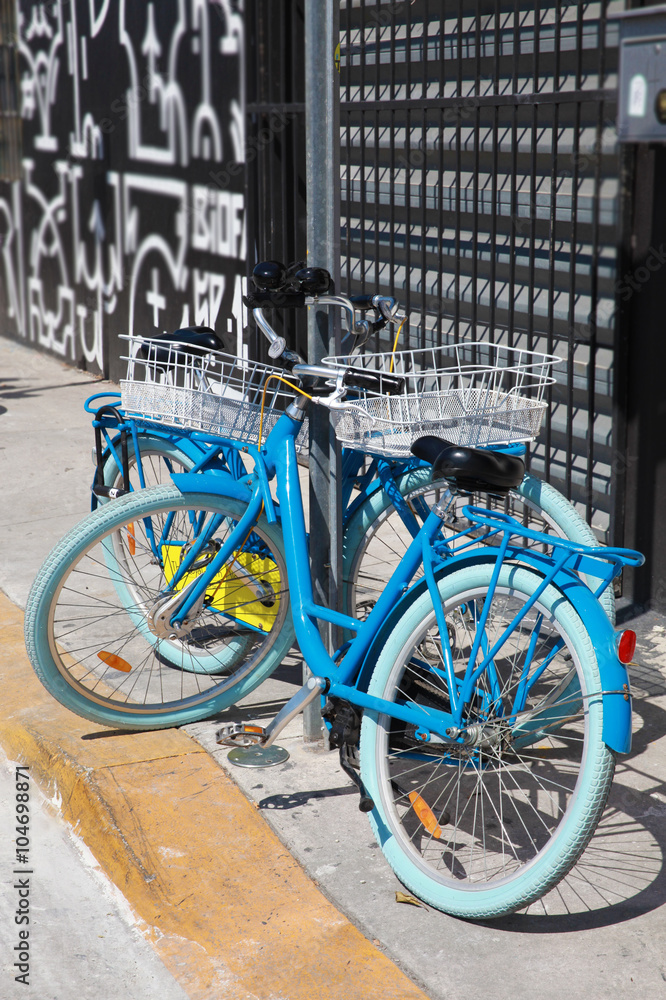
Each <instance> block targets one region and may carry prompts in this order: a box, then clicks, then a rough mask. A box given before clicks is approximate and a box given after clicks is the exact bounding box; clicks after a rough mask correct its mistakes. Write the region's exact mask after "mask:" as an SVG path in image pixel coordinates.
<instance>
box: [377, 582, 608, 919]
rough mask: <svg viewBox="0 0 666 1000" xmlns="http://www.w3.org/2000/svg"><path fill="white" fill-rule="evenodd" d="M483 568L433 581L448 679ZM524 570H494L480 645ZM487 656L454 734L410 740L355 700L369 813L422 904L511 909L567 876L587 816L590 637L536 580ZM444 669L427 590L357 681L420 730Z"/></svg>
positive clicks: (459, 661)
mask: <svg viewBox="0 0 666 1000" xmlns="http://www.w3.org/2000/svg"><path fill="white" fill-rule="evenodd" d="M491 572H492V566H491V565H488V564H481V565H476V566H470V567H467V568H463V569H457V570H454V571H452V572H450V573H449V574H448V575H447V574H444V575H443V576H442V577H441V578H440V580H439V583H438V587H439V593H440V597H441V601H442V607H443V609H444V612H445V616H446V622H447V630H448V633H449V637H450V643H451V649H452V654H453V663H454V670H455V675H456V681H460V680H461V678H462V676H463V675H464V671H465V668H466V666H467V662H468V659H469V656H470V652H471V648H472V643H473V641H474V637H475V634H476V629H477V625H478V622H479V615H480V609H481V608H482V607H483V603H484V601H485V599H486V595H487V592H488V586H489V582H490V577H491ZM539 582H540V577H539V576H538V575H537V574H535V573H534V572H532V571H531V570H528V569H525V568H520V567H516V566H511V565H506V566H504V567H503V568H502V571H501V574H500V579H499V586H498V590H497V592H496V594H495V595H494V597H493V600H492V606H491V609H490V611H489V617H488V622H487V625H486V629H485V634H484V637H483V641H484V643H486V640H487V643H489V644H490V645H488V644H485V645H483V646H482V648H483V649H485V651H486V652H487V651H489V650H490V649H491V648H492V645H493V644H494V643H495V641H496V640H497V638H498V637H499V636H500V635H502V633H503V632H504V629H505V628H506V627H507V625H508V624H509V623H510V622H511V620H512V618H513V616H514V615H515V613H516V611H517V610H519V609H520V608H522V607H523V606H524V604H525V602H526V600H527V598H528V597H529V596H530V595H531V594H533V593H534V591H535V589H536V587H537V586H538V584H539ZM560 640H561V641H562V643H563V645H562V647H561V648H559V649H558V647H557V643H558V641H560ZM493 664H494V668H495V671H496V679H495V680H496V683H493V678H492V677H489V675H488V673H487V672H486V673H484V674H482V675H481V677H480V678H479V680H478V682H477V684H476V688H475V690H474V693H473V697H472V698H471V699H470V700H469V702H468V705H467V709H466V713H465V718H464V722H465V727H466V730H467V734H468V740H469V744H468V745H466V746H463V745H462V744H460V743H456V744H455V745H454V746H451V744H448V743H444V741H443V740H441V739H439V741H438V740H437V737H433V738H432V739H431V740H430V741H429V742H426V743H423V742H422V741H420V740H418V739H417V738H416V730H415V728H414V727H413V726H411V727H410V726H407V725H405V724H404V723H402V722H399V721H392V720H391V719H390V717H388V716H386V715H383V714H379V713H377V712H372V711H368V710H367V709H366V711H365V713H364V716H363V722H362V727H361V742H360V757H361V776H362V779H363V781H364V783H365V786H366V788H367V790H368V793H369V794H370V796H371V797H372V799H373V801H374V803H375V808H374V811H373V812H372V814H371V816H370V822H371V825H372V827H373V830H374V832H375V835H376V837H377V840H378V842H379V844H380V845H381V848H382V850H383V852H384V854H385V855H386V857H387V859H388V861H389V863H390V865H391V867H392V868H393V870H394V871H395V873H396V874H397V876H398V878H400V879H401V881H402V882H404V884H405V885H407V886H408V887H409V888H410V889H411V890H412V891H413V892H414V893H415V894H416V895H417V896H419V897H420V898H422V899H423V900H425V901H426V902H427V903H430V904H431V905H432V906H435V907H437V908H438V909H441V910H444V911H446V912H447V913H450V914H453V915H455V916H460V917H469V918H477V919H478V918H490V917H498V916H501V915H502V914H506V913H510V912H512V911H514V910H516V909H520V908H521V907H524V906H526V905H527V904H529V903H530V902H533V901H534V900H536V899H538V898H539V897H541V896H542V895H544V893H546V892H547V891H548V890H549V889H550V888H552V887H553V886H554V885H555V884H556V883H557V882H558V881H560V879H561V878H563V877H564V876H565V875H566V874H567V872H568V871H569V870H570V869H571V868H572V867H573V866H574V865H575V863H576V861H577V860H578V858H579V857H580V855H581V854H582V853H583V851H584V849H585V847H586V846H587V843H588V841H589V839H590V837H591V836H592V833H593V832H594V830H595V828H596V826H597V823H598V821H599V819H600V817H601V814H602V811H603V809H604V806H605V803H606V799H607V797H608V793H609V791H610V786H611V782H612V778H613V771H614V764H615V758H614V755H613V753H612V752H611V751H610V750H609V749H608V748H607V747H606V745H605V744H604V743H603V741H602V736H601V734H602V715H603V702H602V698H601V697H600V696H599V694H598V693H599V691H600V689H601V686H600V679H599V670H598V666H597V662H596V658H595V653H594V648H593V645H592V642H591V640H590V637H589V635H588V633H587V631H586V629H585V626H584V625H583V623H582V621H581V619H580V618H579V616H578V614H577V612H576V611H575V609H574V608H573V606H572V605H571V604H570V603H569V602H568V601H567V600H566V599H565V598H564V597H563V595H562V593H561V592H560V591H558V590H557V589H556V588H555V587H553V586H550V587H548V588H547V589H546V591H545V592H544V594H543V595H542V597H541V599H540V601H539V602H538V603H537V604H536V605H535V606H534V608H533V609H532V610H530V612H528V614H527V616H526V618H525V619H524V620H523V622H522V623H521V624H520V626H519V627H518V628H516V629H514V630H513V632H512V633H511V634H510V636H509V639H508V640H507V642H506V644H505V645H504V646H503V648H501V649H500V650H499V652H498V653H497V655H496V656H495V658H494V660H493ZM524 668H525V672H528V673H529V682H528V688H524V687H523V685H524V684H525V678H524V677H523V672H524ZM540 671H541V672H540ZM443 676H444V674H443V660H442V652H441V643H440V637H439V631H438V628H437V623H436V619H435V612H434V608H433V605H432V600H431V598H430V595H429V593H428V591H427V590H426V591H425V592H422V593H421V594H420V595H418V596H415V598H414V601H413V603H412V605H411V606H410V607H409V608H408V609H407V610H406V611H405V613H404V614H403V615H402V616H401V617H400V619H399V621H398V622H397V623H396V625H395V627H394V628H393V630H392V631H391V633H390V635H389V637H388V638H387V640H386V642H385V644H384V646H383V648H382V650H381V652H380V653H379V656H378V658H377V661H376V666H375V669H374V673H373V675H372V679H371V682H370V685H369V693H370V694H373V695H378V696H380V697H383V698H386V699H388V700H389V701H393V702H398V703H401V704H406V705H411V706H418V707H419V708H420V709H421V710H422V712H423V724H424V727H427V725H428V715H429V713H431V712H433V710H437V709H439V710H440V711H447V712H448V711H450V699H449V690H448V687H447V684H446V683H445V681H444V680H443ZM529 685H531V686H529ZM514 712H515V713H516V715H515V717H514V715H513V713H514ZM474 726H477V728H476V729H474V728H472V727H474Z"/></svg>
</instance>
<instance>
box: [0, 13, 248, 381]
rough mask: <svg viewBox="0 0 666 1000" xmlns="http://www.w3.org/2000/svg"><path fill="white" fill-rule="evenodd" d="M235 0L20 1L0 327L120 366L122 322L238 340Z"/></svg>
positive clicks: (74, 356) (239, 36)
mask: <svg viewBox="0 0 666 1000" xmlns="http://www.w3.org/2000/svg"><path fill="white" fill-rule="evenodd" d="M241 6H242V3H240V2H239V0H159V2H157V0H154V2H147V0H51V2H50V3H43V2H39V3H37V2H30V0H19V35H20V46H19V78H20V88H21V112H22V118H23V151H22V154H23V166H24V170H23V179H22V180H21V181H18V182H15V183H13V184H2V185H0V239H1V249H2V266H1V267H0V316H1V317H2V318H1V320H0V334H2V335H7V336H11V337H15V338H17V339H19V340H23V341H25V342H27V343H29V344H30V345H31V346H34V347H37V348H40V349H42V350H45V351H48V352H50V353H53V354H56V355H59V356H61V357H63V359H64V360H66V361H67V362H69V363H76V364H78V365H80V366H82V367H85V368H88V369H90V370H92V371H104V372H105V373H106V374H107V375H110V376H111V377H114V378H117V377H119V376H120V375H121V374H122V370H123V364H122V362H121V361H120V360H119V358H120V354H121V353H122V351H123V346H122V342H119V341H118V336H119V334H123V333H127V332H128V330H131V329H134V330H136V331H137V332H143V333H151V332H152V333H156V332H161V331H162V330H166V329H176V328H177V327H178V326H181V325H185V324H186V323H195V322H196V323H205V324H209V325H212V326H214V327H215V328H216V330H217V332H218V334H219V335H221V336H223V338H224V339H225V342H226V343H227V344H228V346H229V347H230V348H231V349H233V350H236V349H237V348H239V347H240V344H241V335H242V329H241V324H242V321H243V310H242V308H241V306H240V276H241V274H244V273H245V256H246V247H245V242H246V236H245V205H244V183H245V165H244V162H243V161H244V158H245V148H246V146H245V137H244V117H243V111H242V108H243V77H244V65H243V59H244V24H243V19H242V16H241V14H240V13H239V7H241Z"/></svg>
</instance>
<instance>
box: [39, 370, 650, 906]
mask: <svg viewBox="0 0 666 1000" xmlns="http://www.w3.org/2000/svg"><path fill="white" fill-rule="evenodd" d="M174 363H179V362H177V361H174ZM182 363H183V364H185V362H182ZM235 364H236V365H237V366H238V368H237V369H236V371H235V374H233V375H232V374H231V373H230V372H229V371H225V372H223V373H221V374H222V376H223V379H222V381H221V383H220V384H223V385H224V384H227V385H228V386H229V388H230V389H232V388H233V389H235V391H236V392H238V393H239V394H240V397H241V399H242V400H247V398H248V394H247V386H248V380H249V379H254V378H257V379H259V380H261V378H262V377H264V378H265V375H266V373H265V372H264V373H263V376H262V373H261V370H260V369H261V366H256V365H251V364H250V363H249V362H241V361H238V360H236V362H235ZM364 364H365V365H366V367H365V368H363V369H361V370H359V368H358V367H355V366H353V365H347V364H340V363H339V362H337V361H335V362H333V363H332V364H331V365H322V366H308V365H303V364H300V363H291V364H290V369H291V370H290V371H289V373H288V374H285V376H284V378H285V380H286V381H287V382H289V383H290V384H291V385H292V386H294V387H295V391H296V395H295V398H294V399H293V400H292V402H290V404H289V405H288V407H287V409H286V411H285V412H284V413H283V414H282V415H280V416H279V417H277V419H276V421H275V424H274V426H273V428H272V429H271V431H270V432H269V434H268V436H267V438H266V441H265V443H264V445H263V446H261V447H259V446H258V445H255V446H253V447H250V446H248V445H241V444H240V443H238V444H237V446H236V447H237V448H238V450H239V451H241V450H242V449H248V454H251V455H252V458H253V460H254V468H253V469H252V471H251V472H249V473H248V474H246V475H245V476H244V477H241V478H240V479H239V478H235V477H234V476H233V475H232V474H231V473H229V472H225V471H224V470H218V472H217V473H216V474H215V475H205V474H204V475H198V474H188V473H182V474H174V476H173V484H172V485H170V486H159V487H155V488H153V489H147V490H143V491H140V492H137V493H130V494H127V495H124V496H122V497H120V498H118V499H115V500H113V502H111V503H108V504H106V505H105V506H104V507H103V508H101V509H99V510H98V511H95V512H94V513H93V514H91V515H89V517H88V518H87V519H85V520H84V521H83V522H82V523H81V524H80V525H78V526H77V527H76V528H75V529H73V531H71V532H70V533H69V534H68V535H67V536H66V537H65V538H64V539H63V540H62V541H61V542H60V544H59V545H58V546H57V547H56V549H54V551H53V552H52V553H51V555H50V556H49V558H48V559H47V561H46V563H45V565H44V567H43V568H42V570H41V571H40V574H39V576H38V577H37V579H36V581H35V584H34V586H33V590H32V592H31V595H30V598H29V601H28V607H27V610H26V643H27V647H28V651H29V654H30V657H31V660H32V662H33V665H34V667H35V670H36V672H37V674H38V675H39V677H40V678H41V680H42V681H43V683H44V684H45V685H46V687H47V688H48V689H49V690H50V691H51V693H52V694H53V695H54V696H55V697H56V698H58V699H59V700H60V701H62V702H63V703H64V704H66V705H67V706H68V707H69V708H71V709H73V710H74V711H76V712H79V714H81V715H83V716H84V717H86V718H89V719H93V720H94V721H97V722H102V723H105V724H107V725H112V726H125V727H129V728H137V729H138V728H154V727H159V726H169V725H175V724H183V723H185V722H189V721H193V720H195V719H201V718H205V717H207V716H209V715H212V714H214V713H215V712H217V711H219V709H220V708H223V707H225V705H226V704H227V703H228V701H227V695H228V691H229V682H230V679H231V678H233V685H234V689H235V694H236V695H238V693H239V692H240V693H241V694H242V690H243V684H244V683H245V682H248V683H250V682H252V681H253V679H254V675H255V672H256V671H260V670H267V669H270V664H271V663H272V662H273V661H274V660H275V659H278V662H279V659H280V658H281V657H282V656H283V655H284V653H285V652H286V650H287V649H288V648H289V647H290V646H291V644H292V641H293V637H294V633H295V636H296V638H297V639H298V642H299V645H300V647H301V650H302V652H303V655H304V657H305V659H306V661H307V663H308V665H309V666H310V668H311V670H312V672H313V674H314V676H313V677H312V678H311V679H310V680H309V681H308V683H307V684H306V685H304V687H303V688H302V689H301V690H300V691H299V692H297V694H296V695H295V696H294V697H293V698H292V699H291V700H290V702H289V703H288V704H287V705H286V706H285V707H284V708H283V710H282V711H281V712H280V713H279V714H278V716H277V717H276V719H275V720H274V721H273V723H271V724H270V725H269V726H268V727H267V728H266V729H263V728H262V727H259V726H251V725H245V724H238V725H232V726H228V727H225V728H224V729H223V730H222V731H221V732H220V737H219V738H220V741H221V742H223V743H225V744H227V745H231V746H236V747H237V746H238V745H239V744H240V745H241V746H243V745H248V744H258V745H260V746H264V747H269V746H270V745H271V744H272V743H273V742H274V740H275V739H276V737H277V736H278V734H279V732H280V731H281V729H282V728H283V726H284V725H285V724H286V723H287V722H288V721H289V720H290V719H291V718H293V716H294V714H295V713H297V712H298V711H300V710H301V709H302V708H303V706H304V705H305V704H307V703H308V701H310V700H312V699H314V698H317V697H320V696H322V694H324V695H326V697H327V712H326V714H327V716H328V718H329V721H330V724H331V742H332V745H334V746H338V747H339V748H340V754H341V762H342V764H343V766H344V768H345V770H346V772H347V773H348V774H350V775H352V776H353V777H354V779H355V780H356V783H357V785H358V787H359V791H360V800H359V801H360V805H361V808H362V809H363V810H364V811H367V812H368V813H369V816H370V821H371V824H372V826H373V829H374V831H375V834H376V836H377V838H378V841H379V843H380V845H381V847H382V850H383V851H384V853H385V855H386V857H387V859H388V861H389V863H390V864H391V866H392V867H393V868H394V870H395V872H396V874H397V875H398V877H399V878H400V879H401V880H402V881H403V882H404V883H405V884H406V885H407V886H408V887H409V888H410V889H411V890H412V891H414V892H415V893H416V894H417V895H419V896H420V897H421V898H423V899H424V900H425V901H426V902H429V903H430V904H431V905H433V906H436V907H439V908H440V909H443V910H445V911H447V912H449V913H452V914H457V915H460V916H465V917H476V918H480V917H493V916H499V915H501V914H504V913H508V912H511V911H512V910H515V909H518V908H520V907H522V906H525V905H527V904H528V903H529V902H531V901H533V900H534V899H536V898H538V897H540V896H541V895H543V894H544V893H545V892H546V891H548V889H549V888H551V887H552V886H553V885H555V884H556V883H557V881H559V879H561V878H562V877H563V876H564V875H565V874H566V873H567V872H568V871H569V870H570V869H571V867H573V865H574V864H575V863H576V860H577V859H578V857H579V856H580V854H581V853H582V851H583V850H584V848H585V846H586V844H587V842H588V841H589V839H590V837H591V835H592V833H593V831H594V829H595V827H596V825H597V823H598V820H599V818H600V816H601V813H602V811H603V808H604V805H605V802H606V798H607V795H608V792H609V789H610V785H611V781H612V776H613V769H614V761H615V754H616V753H624V752H627V751H628V750H629V747H630V740H631V694H630V686H629V678H628V675H627V671H626V666H625V664H626V663H627V662H628V661H629V660H630V659H631V657H632V654H633V645H632V643H633V642H635V636H633V633H631V632H629V631H625V632H622V633H616V632H615V631H614V630H613V628H612V626H611V624H610V622H609V620H608V617H607V616H606V614H605V613H604V611H603V609H602V607H601V605H600V603H599V600H598V598H599V597H600V596H601V595H602V594H603V592H604V591H605V590H606V589H607V588H608V587H609V586H611V583H612V580H613V578H614V577H615V576H616V575H617V574H618V573H619V572H620V571H621V569H622V567H623V566H624V565H628V564H629V565H639V564H640V563H641V562H642V557H641V556H640V555H639V554H638V553H635V552H631V551H629V550H620V549H599V548H594V547H588V546H583V545H580V544H577V543H575V542H570V541H568V540H561V539H556V538H554V537H552V536H549V535H543V534H540V533H538V532H534V531H531V529H529V528H526V527H524V526H523V525H521V524H520V523H518V522H517V521H516V520H515V519H513V518H511V517H510V516H509V515H506V514H504V513H502V512H497V511H489V510H486V509H479V508H475V507H466V508H465V511H464V515H465V519H466V524H465V525H464V527H463V530H462V531H461V532H458V533H454V534H453V535H451V534H450V533H446V534H445V533H443V532H442V526H443V524H444V523H445V522H446V521H447V518H448V516H449V511H450V508H451V503H452V500H451V497H452V496H460V495H465V494H466V493H471V494H476V493H478V492H481V493H491V494H494V495H495V496H502V495H505V494H506V493H507V492H508V491H509V490H511V489H512V488H515V487H516V486H517V485H518V483H519V482H520V481H521V479H522V477H523V474H524V467H523V464H522V461H521V460H520V459H519V458H517V457H515V456H511V455H502V454H499V453H496V452H492V451H483V450H479V449H476V448H470V447H460V446H457V445H452V444H450V443H449V442H447V441H446V440H444V439H442V438H441V437H436V436H433V435H426V436H425V437H422V436H419V434H418V432H417V433H416V435H415V436H414V437H413V439H412V441H411V444H410V447H411V448H413V449H414V450H415V452H416V453H417V455H418V457H419V458H420V459H421V460H422V461H426V462H429V463H430V464H431V465H432V468H433V477H435V478H438V479H443V480H445V481H446V482H447V484H448V487H449V489H448V491H447V493H446V494H445V495H443V496H442V498H441V500H440V502H439V503H437V504H435V506H434V507H433V508H432V509H431V510H430V511H429V513H428V514H427V516H426V517H425V520H424V522H423V524H422V526H421V527H420V528H419V531H418V532H417V533H416V536H415V537H414V538H413V539H412V541H411V542H410V544H409V546H408V548H407V551H406V553H405V555H404V556H403V558H402V559H401V561H400V563H399V564H398V566H397V568H396V570H395V572H394V573H393V575H392V576H391V578H390V580H389V581H388V582H387V584H386V587H385V589H384V591H383V592H382V593H381V595H380V596H379V598H378V599H377V601H376V603H375V604H374V606H373V607H372V609H371V610H370V613H369V614H368V616H367V618H365V619H364V620H362V621H361V620H358V619H357V618H356V617H353V616H351V615H348V614H341V613H338V612H336V611H333V610H331V609H327V608H324V607H319V606H317V605H316V604H315V602H314V598H313V594H312V586H311V580H310V571H309V559H308V549H307V535H306V528H305V522H304V516H303V507H302V500H301V493H300V483H299V477H298V465H297V453H296V445H295V441H296V439H297V436H298V434H299V432H300V430H301V427H302V422H303V417H304V414H305V411H306V409H307V407H308V406H309V405H312V404H315V405H322V406H325V407H327V408H329V409H331V410H332V411H333V413H334V415H335V419H336V423H337V426H338V428H339V429H340V433H341V434H342V435H348V434H349V433H350V431H349V426H350V425H349V421H350V420H351V423H352V425H353V430H354V433H357V432H358V434H360V435H365V436H366V438H367V440H368V441H371V440H375V437H376V435H377V431H378V430H381V432H382V434H384V436H386V435H387V434H390V433H392V431H391V428H392V427H395V428H396V432H395V433H396V434H401V433H402V432H403V430H404V428H405V426H406V422H405V414H411V415H412V418H413V419H414V423H415V424H416V426H417V427H418V426H419V419H420V418H417V417H416V416H415V414H416V412H417V411H419V412H420V413H422V408H419V403H418V400H419V399H420V400H424V399H425V400H426V402H430V401H431V399H432V397H430V396H429V395H428V393H429V392H431V391H432V392H434V391H435V390H434V389H428V390H426V387H425V386H424V385H423V383H422V382H419V379H422V378H423V372H422V370H421V371H410V370H404V371H403V372H401V373H396V372H394V371H387V370H386V365H385V364H384V363H383V361H382V360H381V359H375V367H374V368H373V362H372V359H368V360H367V361H364ZM228 365H229V366H231V365H232V361H231V360H230V361H229V362H228ZM407 367H408V366H407ZM444 367H446V366H444ZM489 367H490V366H489ZM427 377H428V378H430V383H429V384H430V385H431V386H432V385H434V384H435V382H436V381H438V380H437V379H434V376H432V375H429V376H427ZM176 388H179V389H182V390H183V392H182V393H181V394H180V395H182V396H184V395H186V394H187V393H191V392H192V387H191V385H189V384H188V382H187V378H185V377H184V376H183V378H181V379H180V381H179V383H178V385H177V386H176ZM414 388H416V391H411V390H413V389H414ZM438 391H439V392H440V394H442V395H443V394H444V393H443V392H442V389H441V379H440V380H439V389H438ZM348 393H349V394H353V397H352V398H348V399H346V398H345V397H346V395H347V394H348ZM226 398H227V400H230V399H231V398H232V396H231V395H230V394H229V395H228V396H227V397H226ZM514 402H515V400H514ZM178 405H180V403H179V404H178ZM512 405H513V403H512ZM398 418H399V419H398ZM445 418H446V419H448V417H442V419H445ZM259 419H260V420H261V414H260V415H259ZM363 428H365V429H363ZM272 482H275V484H276V487H277V497H276V498H275V497H273V495H272V492H271V483H272ZM470 525H471V526H472V527H471V530H470V527H469V526H470ZM479 532H484V533H485V534H486V536H490V537H487V538H486V544H484V545H483V546H480V545H479V544H478V533H479ZM524 540H529V541H532V542H534V543H535V544H536V546H537V547H536V548H534V547H529V546H525V545H524V544H523V541H524ZM420 568H421V569H422V571H423V575H422V577H421V579H420V580H418V581H416V582H413V581H414V578H415V576H416V574H417V572H418V571H419V569H420ZM581 575H584V576H585V578H586V579H587V580H595V586H594V592H593V591H592V590H590V589H589V587H588V586H587V585H586V584H585V583H584V582H583V580H582V578H581ZM287 581H288V587H289V592H290V608H287V607H286V603H287V602H286V601H284V595H285V585H286V583H287ZM292 618H293V624H292ZM318 620H325V621H331V622H333V623H334V624H336V625H338V626H340V627H341V628H342V629H343V630H345V631H346V633H347V634H351V635H352V638H351V639H348V640H347V641H346V642H345V643H344V645H343V646H342V647H341V648H340V649H339V650H338V651H337V652H336V653H335V654H334V655H333V656H330V655H329V654H328V652H327V650H326V648H325V646H324V644H323V642H322V640H321V638H320V636H319V632H318V628H317V621H318Z"/></svg>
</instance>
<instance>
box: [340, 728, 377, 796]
mask: <svg viewBox="0 0 666 1000" xmlns="http://www.w3.org/2000/svg"><path fill="white" fill-rule="evenodd" d="M340 767H341V768H342V770H343V771H344V772H345V774H346V775H347V776H348V777H349V778H351V780H352V781H353V782H354V784H355V785H356V787H357V788H358V790H359V793H360V796H361V797H360V799H359V802H358V807H359V809H360V810H361V812H363V813H369V812H372V810H373V809H374V808H375V803H374V802H373V801H372V799H371V798H370V796H369V795H368V793H367V791H366V788H365V785H364V784H363V782H362V781H361V776H360V774H359V771H358V753H357V750H356V747H355V746H352V745H351V744H350V743H343V744H342V746H341V747H340Z"/></svg>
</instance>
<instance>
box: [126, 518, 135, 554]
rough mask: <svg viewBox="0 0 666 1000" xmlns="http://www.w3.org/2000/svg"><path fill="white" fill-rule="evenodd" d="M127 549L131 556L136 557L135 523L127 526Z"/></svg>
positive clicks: (132, 522)
mask: <svg viewBox="0 0 666 1000" xmlns="http://www.w3.org/2000/svg"><path fill="white" fill-rule="evenodd" d="M127 547H128V548H129V553H130V555H131V556H135V555H136V538H135V537H134V521H130V523H129V524H128V525H127Z"/></svg>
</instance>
